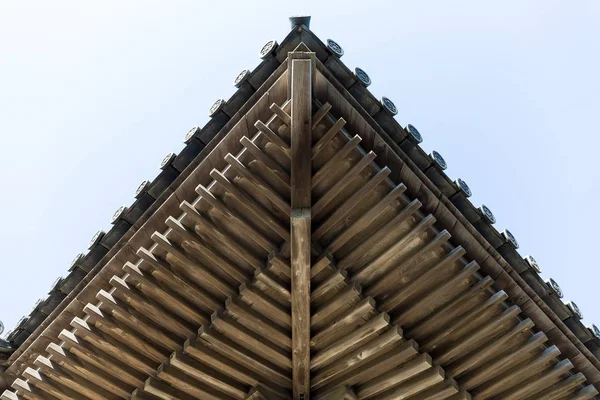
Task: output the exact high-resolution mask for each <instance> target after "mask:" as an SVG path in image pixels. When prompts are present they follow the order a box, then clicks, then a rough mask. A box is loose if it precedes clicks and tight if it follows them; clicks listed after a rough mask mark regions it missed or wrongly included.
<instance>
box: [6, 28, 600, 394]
mask: <svg viewBox="0 0 600 400" xmlns="http://www.w3.org/2000/svg"><path fill="white" fill-rule="evenodd" d="M306 24H307V21H306V20H298V19H294V20H293V29H292V31H291V32H290V34H288V36H287V37H286V38H285V39H284V40H282V42H281V43H280V44H279V43H277V42H276V41H269V42H268V43H267V44H265V45H264V46H263V47H262V48H261V50H260V57H261V58H262V59H263V61H262V62H261V63H260V65H259V66H258V67H256V68H255V69H254V70H253V71H251V72H250V71H242V72H241V73H240V75H239V76H237V77H236V79H235V82H234V84H235V86H236V87H238V90H237V91H236V93H235V94H234V95H233V96H232V97H231V98H230V99H229V100H226V101H225V100H218V101H216V102H215V104H214V105H213V106H212V107H211V109H210V115H211V120H210V121H209V122H208V123H207V124H206V126H204V127H202V128H192V129H191V130H190V131H189V132H188V133H187V134H186V135H185V143H186V146H185V148H184V149H183V150H182V151H181V152H180V153H179V154H177V155H175V154H172V153H170V154H168V155H167V156H166V157H165V159H164V160H163V161H162V162H161V165H160V168H161V172H160V173H159V175H158V176H157V177H156V178H155V179H154V180H152V181H151V182H144V183H142V184H141V185H140V187H139V188H138V189H137V190H136V192H135V198H136V199H135V201H134V202H133V203H132V204H131V205H130V206H128V207H122V208H120V209H119V210H117V212H116V213H115V215H114V216H113V218H112V220H111V223H112V225H113V226H112V228H111V229H110V230H109V231H107V232H103V231H100V232H98V234H96V235H95V236H94V238H93V239H92V240H91V242H90V246H89V249H88V250H89V251H88V252H87V253H85V254H83V253H82V254H80V255H77V256H76V257H75V259H74V260H73V263H72V265H71V267H70V269H69V274H68V275H67V276H66V277H64V278H59V279H58V280H57V281H56V282H55V284H53V285H52V288H51V290H50V292H49V294H48V296H47V297H45V298H44V299H42V300H40V301H39V302H38V303H37V304H36V305H35V306H34V308H33V309H32V311H31V312H30V314H29V315H28V316H26V317H24V318H23V319H22V320H21V321H20V322H19V323H18V324H17V326H16V327H15V328H14V329H13V330H12V332H11V333H10V334H8V335H7V340H8V343H9V344H10V346H11V347H12V350H11V351H10V352H7V351H6V347H7V346H2V343H0V362H1V360H2V355H3V354H6V355H8V354H10V358H8V362H7V366H8V371H7V372H8V374H9V376H10V377H11V378H14V379H17V380H16V381H15V382H16V383H15V384H13V388H15V389H16V393H17V395H18V394H19V393H26V394H24V396H27V393H29V396H31V398H34V397H35V393H36V391H39V390H46V391H49V392H48V393H52V392H51V390H56V391H57V392H56V393H63V394H64V393H67V396H71V394H68V393H71V392H69V391H73V392H72V393H76V394H77V396H84V398H94V397H93V396H92V395H91V394H89V393H88V392H89V390H90V389H89V387H94V388H97V387H98V385H99V383H98V382H105V381H106V382H105V383H106V384H107V385H108V381H110V379H107V378H106V377H104V378H102V377H101V378H97V379H98V380H93V379H91V378H89V377H88V378H87V379H88V381H89V382H91V383H90V384H89V385H88V386H86V387H84V388H81V387H79V386H77V384H76V382H72V381H68V379H67V381H66V382H67V383H64V382H63V383H60V384H59V383H56V382H59V380H58V378H56V377H57V376H63V375H61V374H63V372H65V371H67V372H68V373H66V374H65V375H64V376H69V375H71V376H73V374H75V375H77V376H83V375H82V374H85V373H89V372H84V371H82V370H77V371H75V370H76V366H81V365H80V361H73V360H72V358H73V357H72V356H70V355H69V354H70V353H73V354H77V352H79V353H81V352H84V351H87V350H90V348H91V347H93V348H96V349H99V348H103V349H104V350H103V351H104V352H108V353H106V354H110V352H109V350H107V349H109V348H113V351H114V349H116V347H115V346H116V344H115V343H112V344H111V343H110V341H109V343H108V344H102V343H104V342H103V340H104V341H106V340H108V339H106V338H107V335H108V336H109V337H112V339H111V340H117V341H119V340H121V343H125V344H126V345H127V346H129V350H130V352H129V353H128V352H124V353H123V357H129V358H128V359H127V361H128V362H129V363H130V364H131V365H134V369H135V371H129V370H128V369H127V368H125V367H122V369H115V370H114V371H116V372H117V373H118V375H119V377H120V378H122V379H121V382H119V383H114V382H113V383H111V385H110V386H107V387H105V388H103V390H104V392H102V393H101V394H100V395H98V396H100V397H99V398H111V397H115V398H117V397H126V396H125V394H126V393H132V392H135V393H136V395H137V396H139V398H154V397H144V396H145V394H147V395H148V396H157V397H158V398H169V397H168V395H169V393H171V395H172V396H175V397H174V398H186V397H185V394H186V393H187V395H190V396H193V394H192V393H194V394H195V395H196V396H206V398H209V394H207V393H213V392H211V390H221V392H219V393H221V395H222V397H219V396H221V395H217V396H216V398H229V397H225V395H223V393H227V396H230V398H244V397H242V395H243V396H246V394H248V396H252V395H253V393H254V394H256V393H262V394H260V395H262V396H264V398H271V397H272V398H286V395H289V392H288V391H289V390H290V386H291V381H290V379H289V377H288V376H287V374H288V372H289V371H290V370H291V368H292V365H291V357H290V356H289V350H290V337H289V335H288V333H289V332H288V331H289V329H290V321H289V319H290V307H289V301H290V299H289V296H290V294H289V285H290V261H289V257H290V255H289V251H290V249H289V244H288V245H287V247H286V244H287V243H288V242H289V218H290V214H291V210H290V206H289V204H288V202H289V198H290V196H291V195H290V185H291V181H290V169H291V165H290V163H293V161H292V160H290V154H289V147H290V121H289V118H290V112H291V111H290V107H291V105H290V97H289V93H288V92H289V90H290V87H289V85H290V82H289V79H290V71H289V67H288V65H289V64H288V63H289V60H288V55H289V53H290V52H292V51H297V52H303V53H307V52H310V53H314V54H313V56H312V57H313V58H314V63H315V64H316V69H315V70H316V72H315V74H314V75H315V78H314V80H313V83H312V86H313V99H314V103H313V105H312V107H313V117H312V118H313V131H312V135H313V141H314V145H313V149H312V152H313V154H312V160H313V170H314V171H315V173H314V175H313V176H312V192H313V197H314V199H315V201H314V202H313V203H312V206H311V210H312V219H313V226H314V230H313V232H312V235H313V240H314V242H315V245H314V246H315V247H314V248H313V253H314V254H313V258H314V260H315V261H314V263H313V266H312V271H311V284H312V286H313V291H312V294H311V307H312V308H313V314H312V315H311V331H312V332H313V333H314V336H313V337H312V338H311V348H312V351H313V358H312V360H311V372H312V385H313V386H312V391H313V393H314V394H315V396H316V398H328V397H327V396H334V395H333V394H332V393H334V391H337V390H338V389H339V388H338V387H341V386H343V387H344V388H347V389H344V390H346V391H347V392H345V393H343V394H335V396H340V397H339V398H352V396H355V398H361V399H362V398H369V399H370V398H374V399H375V398H377V399H379V398H394V393H396V392H398V393H400V391H401V390H402V393H411V392H410V390H414V395H415V396H417V395H418V396H420V397H414V398H450V396H456V397H452V398H457V399H458V398H468V397H469V396H471V395H473V397H474V398H482V399H483V398H489V397H493V396H496V395H499V394H502V396H504V397H503V398H563V397H551V395H552V393H553V392H557V391H558V390H562V391H563V392H560V393H564V396H569V395H570V396H573V397H568V398H581V399H584V398H592V397H593V396H594V395H595V393H596V391H595V389H594V388H593V387H592V386H589V385H590V384H592V385H596V388H598V387H600V361H599V359H598V357H599V356H600V332H598V330H597V329H593V328H592V329H588V328H586V327H585V326H584V325H583V324H582V323H581V321H580V320H581V319H582V313H581V311H580V310H579V308H578V307H577V306H576V305H575V304H574V303H572V302H571V303H568V304H564V303H563V302H562V301H561V298H562V295H563V294H562V291H561V290H560V287H559V286H558V284H557V283H556V282H554V281H553V280H549V281H548V282H545V281H544V280H543V279H542V278H541V277H540V272H541V271H540V269H539V266H538V265H537V263H536V261H535V259H534V258H533V257H530V256H528V257H525V258H524V257H522V256H521V255H520V253H519V252H518V247H519V246H518V242H517V240H516V238H515V237H514V236H513V235H512V234H511V233H510V231H508V230H503V231H501V232H500V231H499V230H497V229H496V228H495V226H494V224H495V223H496V221H495V218H494V216H493V214H492V213H491V211H490V210H489V209H488V208H487V207H486V206H484V205H481V206H476V205H473V204H472V203H471V201H470V200H469V197H470V196H471V189H470V188H469V186H468V185H467V184H466V182H464V181H463V180H462V179H460V178H458V179H456V180H453V179H451V178H449V177H448V176H447V175H446V174H445V172H444V170H445V169H446V162H445V160H444V159H443V157H442V156H441V155H440V154H439V153H437V152H432V153H431V154H427V153H425V152H424V151H423V150H422V149H421V147H420V146H419V144H420V143H421V141H422V140H423V139H424V138H423V136H422V135H421V133H420V132H419V131H418V130H417V128H415V127H414V126H412V125H408V126H407V127H406V128H403V127H402V126H400V125H399V124H398V123H397V122H396V120H395V119H394V115H395V114H396V113H397V112H398V110H397V109H396V107H395V105H394V103H393V101H392V100H390V98H388V97H381V98H378V97H376V96H374V95H373V94H371V93H370V92H369V90H368V86H369V84H370V82H371V78H370V77H369V76H368V74H367V73H366V72H365V71H364V70H362V69H360V68H356V69H354V70H350V69H349V68H348V67H346V66H345V65H344V64H343V63H342V61H341V59H340V58H341V57H342V56H343V49H342V47H341V46H340V45H339V44H338V43H336V42H335V41H333V40H327V41H326V43H324V42H322V41H321V40H320V39H319V38H318V37H316V36H315V35H314V34H313V32H312V31H310V30H309V29H308V26H307V25H306ZM390 97H391V96H390ZM233 227H235V228H233ZM198 260H201V262H199V261H198ZM215 260H216V261H215ZM264 260H267V262H266V264H265V263H264ZM201 264H203V267H204V268H206V270H203V269H202V268H201V267H200V265H201ZM190 265H193V266H195V267H194V268H190ZM201 271H205V272H201ZM400 289H401V290H400ZM136 318H137V320H136ZM136 321H137V322H136ZM140 321H142V322H143V321H145V323H141V322H140ZM257 321H259V322H257ZM116 322H120V323H122V324H124V326H126V327H127V328H126V329H125V331H126V334H127V337H130V338H131V337H142V339H143V340H141V341H142V342H143V343H154V344H156V343H161V346H162V347H161V346H158V347H160V348H157V347H156V346H155V347H154V348H152V349H150V348H148V347H145V346H140V345H139V343H140V342H138V344H135V343H133V342H128V341H127V340H128V339H115V337H114V336H111V335H113V334H114V332H115V331H116V330H117V329H124V328H118V327H116V326H115V327H112V328H111V326H112V325H111V324H113V325H114V324H115V323H116ZM150 322H152V323H154V324H158V327H156V326H152V324H150ZM111 332H112V333H111ZM120 335H121V336H119V337H120V338H122V335H123V333H120ZM257 337H258V338H261V340H257V339H256V338H257ZM263 340H264V341H263ZM90 346H91V347H90ZM102 346H104V347H102ZM111 346H113V347H111ZM136 346H137V347H136ZM506 348H508V349H511V350H512V351H511V352H508V353H506V352H505V350H506ZM2 349H5V350H2ZM222 349H227V350H225V351H228V352H229V354H226V355H224V354H222V353H221V352H222V351H224V350H222ZM249 349H252V351H255V352H257V353H256V354H257V355H258V358H257V360H262V361H258V362H257V361H256V360H255V361H254V362H253V361H252V360H250V359H249V358H248V355H247V354H245V353H244V352H246V351H250V350H249ZM359 350H361V351H371V352H372V354H371V356H369V357H365V358H364V359H361V360H359V361H356V360H357V359H356V357H359V354H362V353H361V352H360V351H359ZM384 350H385V351H384ZM515 351H516V353H520V355H514V354H512V353H514V352H515ZM216 353H219V354H220V356H219V354H216ZM392 354H394V356H392ZM221 356H225V357H229V359H230V360H231V359H233V360H236V362H237V364H236V365H237V366H238V367H239V368H238V369H237V372H236V373H233V372H232V373H231V375H228V376H220V375H219V374H218V373H215V371H216V370H218V369H219V368H227V365H229V364H228V363H222V364H218V362H217V361H218V360H219V359H220V357H221ZM89 357H91V358H89V359H86V361H85V362H86V363H90V362H91V363H92V364H93V362H92V361H91V360H92V358H93V357H92V356H89ZM111 357H113V358H114V357H116V356H115V354H112V356H111ZM360 357H362V356H360ZM360 357H359V358H360ZM394 357H395V358H394ZM82 360H83V359H82ZM389 360H395V361H389ZM484 361H485V363H484ZM386 362H388V363H389V365H388V366H387V367H384V366H382V365H387V364H385V363H386ZM408 362H410V368H409V367H407V364H406V363H408ZM202 363H203V364H202ZM200 364H201V365H200ZM59 365H60V366H59ZM85 365H87V364H85ZM113 365H114V366H119V365H120V364H119V363H118V362H116V361H115V362H114V363H113ZM202 365H204V366H205V367H206V366H208V367H209V369H210V368H212V369H210V371H208V372H206V375H207V376H211V377H213V378H214V381H213V382H212V383H211V382H208V383H207V382H204V381H202V379H201V378H198V377H197V376H196V377H194V376H193V375H192V377H194V378H195V379H200V381H199V382H200V383H198V382H195V381H194V382H189V381H186V380H185V379H187V378H189V376H188V375H189V374H193V372H191V371H192V370H202V368H205V367H202ZM217 365H219V367H218V368H217ZM192 366H193V368H192ZM400 366H403V367H402V368H404V369H402V368H400ZM98 368H100V366H98V365H95V366H94V367H93V368H90V369H89V371H96V372H98V371H97V370H98ZM115 368H116V367H115ZM357 368H360V370H361V372H360V373H358V372H357V371H358V370H357ZM394 368H396V369H394ZM100 369H101V368H100ZM177 371H178V372H177ZM181 371H183V372H186V371H187V373H188V375H185V374H184V375H185V376H186V377H187V378H185V377H184V375H182V374H181ZM240 371H242V372H240ZM401 371H404V372H401ZM96 372H95V374H96V375H101V374H99V373H96ZM104 372H106V371H104ZM402 373H403V374H405V376H404V380H402V379H400V378H399V377H398V374H400V375H401V374H402ZM491 374H494V377H495V378H496V379H495V382H492V381H491V380H490V377H491V376H492V375H491ZM515 374H516V375H519V374H521V375H522V379H520V380H519V379H516V378H515V377H514V375H515ZM226 375H227V374H226ZM350 375H352V377H350ZM46 377H48V378H49V379H50V381H52V382H48V380H47V379H46ZM146 377H147V379H146ZM184 378H185V379H184ZM14 379H13V380H14ZM65 379H66V378H65ZM511 379H512V380H516V381H518V382H519V383H524V384H523V385H522V386H518V385H517V386H514V385H513V386H511V384H510V381H511ZM216 381H218V382H221V383H219V384H217V383H215V382H216ZM140 382H141V384H140ZM224 382H225V383H224ZM227 382H228V383H227ZM269 382H271V383H272V386H271V387H269V385H268V383H269ZM44 385H46V386H44ZM57 385H58V386H57ZM61 385H62V386H61ZM90 385H91V386H90ZM94 385H96V386H94ZM165 385H166V386H165ZM215 385H217V386H218V385H221V386H218V387H219V388H220V389H215V387H217V386H215ZM340 385H341V386H340ZM544 385H545V386H544ZM552 385H556V388H558V389H556V388H555V389H552V388H553V387H554V386H552ZM84 386H85V385H84ZM100 386H101V385H100ZM44 387H46V389H43V388H44ZM247 387H250V388H251V390H250V391H248V390H247V389H248V388H247ZM86 388H87V389H86ZM185 388H187V391H186V389H185ZM190 388H192V389H190ZM350 388H352V389H350ZM61 390H62V392H61ZM543 390H545V391H546V392H547V394H544V395H543V396H547V397H543V396H542V395H541V393H542V391H543ZM223 391H224V392H223ZM261 391H262V392H261ZM575 392H577V396H579V397H574V396H576V395H575V394H574V393H575ZM11 393H12V392H11ZM56 393H55V394H53V396H54V397H56V398H60V394H56ZM98 393H100V392H98ZM172 393H177V394H175V395H173V394H172ZM336 393H337V392H336ZM440 393H445V395H444V396H446V394H447V396H446V397H439V396H440ZM557 393H558V392H557ZM213 395H214V394H213ZM4 396H5V398H12V397H11V396H12V394H5V395H4ZM72 396H75V394H72ZM103 396H104V397H103ZM256 396H257V397H247V398H260V397H258V396H259V395H258V394H257V395H256ZM427 396H429V397H427ZM435 396H438V397H435ZM535 396H538V397H535ZM539 396H542V397H539ZM26 398H27V397H26ZM329 398H332V397H329ZM336 398H337V397H336ZM408 398H411V399H412V398H413V397H408ZM564 398H567V397H564Z"/></svg>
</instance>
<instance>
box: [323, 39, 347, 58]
mask: <svg viewBox="0 0 600 400" xmlns="http://www.w3.org/2000/svg"><path fill="white" fill-rule="evenodd" d="M327 48H328V49H329V50H331V52H332V53H333V54H335V55H336V56H338V57H342V56H343V55H344V49H342V46H340V45H339V44H337V43H336V42H335V41H334V40H331V39H327Z"/></svg>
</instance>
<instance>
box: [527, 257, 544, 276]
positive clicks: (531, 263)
mask: <svg viewBox="0 0 600 400" xmlns="http://www.w3.org/2000/svg"><path fill="white" fill-rule="evenodd" d="M525 262H526V263H527V264H529V266H530V267H531V268H533V269H534V270H535V272H537V273H538V274H541V273H542V269H541V268H540V265H539V264H538V263H537V261H536V260H535V258H533V257H532V256H527V257H525Z"/></svg>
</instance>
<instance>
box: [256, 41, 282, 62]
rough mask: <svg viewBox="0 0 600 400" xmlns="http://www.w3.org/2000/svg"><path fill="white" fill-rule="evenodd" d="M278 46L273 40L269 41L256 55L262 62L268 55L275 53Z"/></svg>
mask: <svg viewBox="0 0 600 400" xmlns="http://www.w3.org/2000/svg"><path fill="white" fill-rule="evenodd" d="M277 46H278V44H277V40H275V39H273V40H269V41H268V42H267V43H266V44H265V45H264V46H263V47H262V49H260V53H258V56H259V57H260V58H262V59H263V60H264V59H265V58H267V57H268V56H269V55H271V53H273V52H274V51H275V49H276V48H277Z"/></svg>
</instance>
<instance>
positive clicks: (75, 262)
mask: <svg viewBox="0 0 600 400" xmlns="http://www.w3.org/2000/svg"><path fill="white" fill-rule="evenodd" d="M82 258H83V253H79V254H77V255H76V256H75V258H74V259H73V261H71V265H70V266H69V269H72V268H73V267H74V266H75V265H77V264H78V263H79V261H81V259H82Z"/></svg>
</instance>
